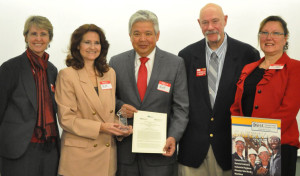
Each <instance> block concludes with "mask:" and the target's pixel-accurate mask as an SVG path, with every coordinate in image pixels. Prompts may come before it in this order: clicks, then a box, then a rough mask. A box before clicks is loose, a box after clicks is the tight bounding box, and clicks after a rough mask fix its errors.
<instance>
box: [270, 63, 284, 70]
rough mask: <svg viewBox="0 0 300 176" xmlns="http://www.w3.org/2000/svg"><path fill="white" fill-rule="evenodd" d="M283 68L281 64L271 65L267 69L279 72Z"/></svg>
mask: <svg viewBox="0 0 300 176" xmlns="http://www.w3.org/2000/svg"><path fill="white" fill-rule="evenodd" d="M283 66H284V65H283V64H271V65H270V67H269V69H279V70H281V69H283Z"/></svg>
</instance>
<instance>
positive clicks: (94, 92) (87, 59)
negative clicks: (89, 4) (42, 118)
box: [55, 24, 132, 176]
mask: <svg viewBox="0 0 300 176" xmlns="http://www.w3.org/2000/svg"><path fill="white" fill-rule="evenodd" d="M108 47H109V44H108V42H107V40H106V38H105V35H104V33H103V31H102V30H101V29H100V28H99V27H97V26H96V25H94V24H85V25H82V26H80V27H79V28H78V29H76V30H75V31H74V32H73V34H72V36H71V43H70V51H69V52H70V54H69V55H68V56H67V60H66V65H67V66H68V68H65V69H63V70H61V71H60V72H59V75H58V77H57V86H56V95H55V98H56V101H57V105H58V118H59V123H60V125H61V127H62V129H63V133H62V147H61V158H60V164H59V174H60V175H64V176H83V175H88V176H96V175H97V176H113V175H115V172H116V163H117V161H116V160H117V159H116V145H115V138H114V136H127V135H129V134H131V132H132V129H131V128H129V130H127V131H124V130H121V129H120V127H121V125H119V123H117V121H116V119H115V88H116V76H115V71H114V70H113V69H112V68H110V67H109V66H108V65H107V63H106V55H107V51H108Z"/></svg>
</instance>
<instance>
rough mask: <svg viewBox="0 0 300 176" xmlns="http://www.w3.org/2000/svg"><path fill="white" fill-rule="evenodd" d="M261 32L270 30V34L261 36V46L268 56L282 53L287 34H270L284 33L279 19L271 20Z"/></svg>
mask: <svg viewBox="0 0 300 176" xmlns="http://www.w3.org/2000/svg"><path fill="white" fill-rule="evenodd" d="M260 32H268V33H269V35H267V36H263V35H260V36H259V42H260V48H261V50H262V51H263V52H264V54H265V55H266V56H275V55H282V53H283V47H284V45H285V44H286V42H287V38H288V37H287V36H285V35H279V36H275V35H272V36H271V35H270V33H274V32H277V33H284V30H283V28H282V25H281V23H280V22H278V21H269V22H267V23H266V24H265V25H264V26H263V27H262V29H261V31H260Z"/></svg>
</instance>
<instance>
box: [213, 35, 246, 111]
mask: <svg viewBox="0 0 300 176" xmlns="http://www.w3.org/2000/svg"><path fill="white" fill-rule="evenodd" d="M231 42H232V39H231V38H230V37H229V36H227V43H228V44H227V51H226V54H225V60H224V65H223V69H222V75H221V78H220V82H219V87H218V92H217V97H216V101H215V104H217V103H222V100H223V96H225V95H227V94H226V92H227V91H228V89H229V88H231V85H235V84H236V82H237V81H238V78H239V76H240V74H241V73H240V71H239V67H238V66H237V64H238V62H236V60H237V59H239V56H238V55H236V54H235V53H236V52H235V51H234V50H235V49H236V48H232V44H231ZM235 77H236V78H237V80H234V79H233V78H235ZM214 107H216V106H214Z"/></svg>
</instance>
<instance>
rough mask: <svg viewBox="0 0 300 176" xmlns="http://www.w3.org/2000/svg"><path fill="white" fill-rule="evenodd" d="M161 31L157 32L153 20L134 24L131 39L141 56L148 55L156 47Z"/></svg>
mask: <svg viewBox="0 0 300 176" xmlns="http://www.w3.org/2000/svg"><path fill="white" fill-rule="evenodd" d="M158 39H159V32H158V33H157V34H155V31H154V26H153V23H152V22H149V21H141V22H136V23H134V24H133V25H132V29H131V32H130V40H131V43H132V46H133V48H134V50H135V51H136V52H137V53H138V54H139V55H140V56H141V57H147V56H148V55H149V54H150V53H151V52H152V51H153V49H154V48H155V46H156V42H157V41H158Z"/></svg>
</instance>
